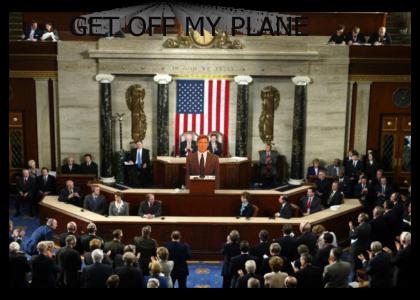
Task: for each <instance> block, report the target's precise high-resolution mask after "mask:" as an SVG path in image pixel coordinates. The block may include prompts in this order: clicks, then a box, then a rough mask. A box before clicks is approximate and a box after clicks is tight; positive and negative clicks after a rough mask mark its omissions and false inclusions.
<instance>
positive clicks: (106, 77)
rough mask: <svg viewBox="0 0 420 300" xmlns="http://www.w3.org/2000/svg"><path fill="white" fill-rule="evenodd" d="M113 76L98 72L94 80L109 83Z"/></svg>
mask: <svg viewBox="0 0 420 300" xmlns="http://www.w3.org/2000/svg"><path fill="white" fill-rule="evenodd" d="M114 78H115V76H114V75H111V74H98V75H96V77H95V79H96V81H99V82H100V83H111V82H112V81H113V80H114Z"/></svg>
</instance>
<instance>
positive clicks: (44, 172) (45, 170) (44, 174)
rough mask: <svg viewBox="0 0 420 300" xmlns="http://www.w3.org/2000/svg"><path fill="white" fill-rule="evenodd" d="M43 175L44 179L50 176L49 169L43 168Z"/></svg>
mask: <svg viewBox="0 0 420 300" xmlns="http://www.w3.org/2000/svg"><path fill="white" fill-rule="evenodd" d="M41 174H42V176H44V177H45V176H48V168H45V167H44V168H42V169H41Z"/></svg>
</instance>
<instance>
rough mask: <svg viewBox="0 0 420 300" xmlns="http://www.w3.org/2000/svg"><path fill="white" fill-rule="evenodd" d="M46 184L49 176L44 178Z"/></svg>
mask: <svg viewBox="0 0 420 300" xmlns="http://www.w3.org/2000/svg"><path fill="white" fill-rule="evenodd" d="M44 184H47V176H45V177H44Z"/></svg>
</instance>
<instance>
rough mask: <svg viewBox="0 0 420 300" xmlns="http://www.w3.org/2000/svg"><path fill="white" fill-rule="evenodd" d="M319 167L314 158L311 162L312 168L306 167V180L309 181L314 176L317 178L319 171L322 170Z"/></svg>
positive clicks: (316, 159)
mask: <svg viewBox="0 0 420 300" xmlns="http://www.w3.org/2000/svg"><path fill="white" fill-rule="evenodd" d="M323 169H324V168H322V167H321V166H320V161H319V159H318V158H315V159H314V160H313V161H312V166H310V167H308V170H307V171H306V179H309V178H311V177H314V176H318V173H319V171H321V170H323Z"/></svg>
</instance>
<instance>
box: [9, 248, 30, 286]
mask: <svg viewBox="0 0 420 300" xmlns="http://www.w3.org/2000/svg"><path fill="white" fill-rule="evenodd" d="M30 271H31V267H30V265H29V262H28V259H27V258H26V255H25V253H24V252H23V251H20V245H19V243H17V242H12V243H11V244H10V245H9V272H8V273H7V275H8V276H7V277H8V279H9V288H27V287H28V286H29V284H28V278H27V274H28V273H29V272H30Z"/></svg>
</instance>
